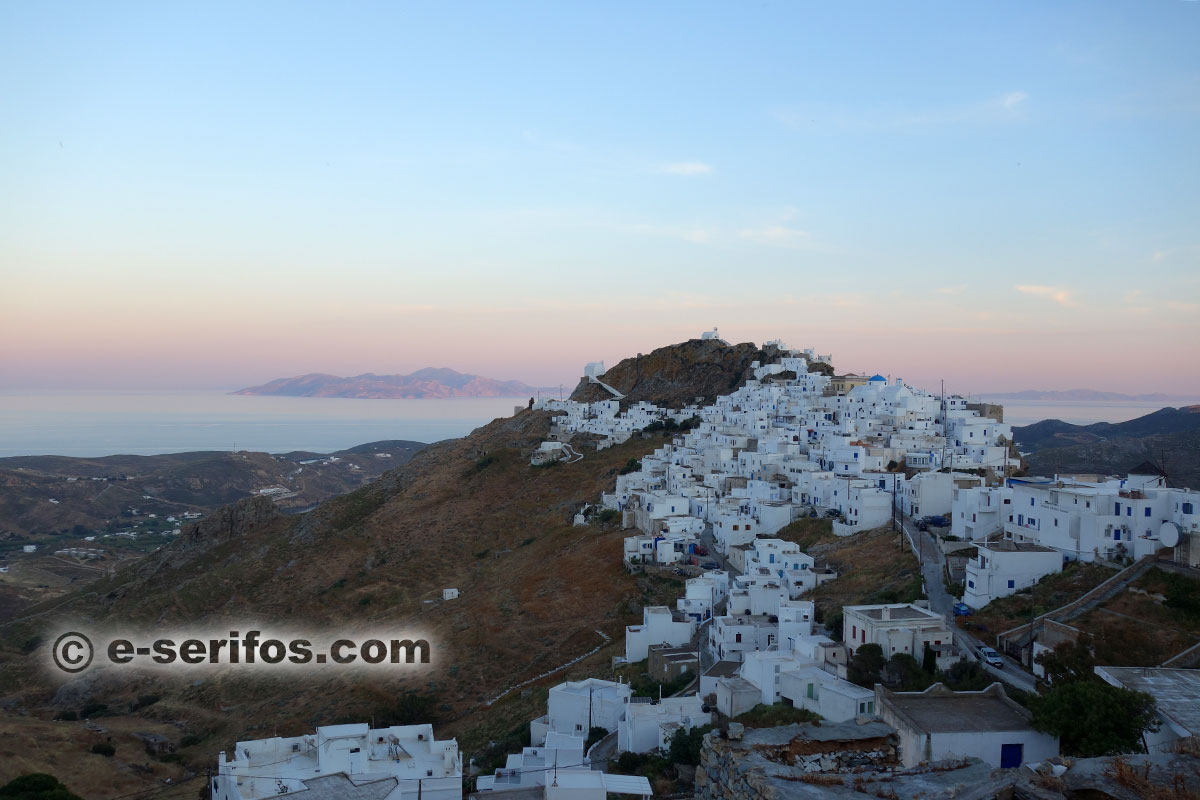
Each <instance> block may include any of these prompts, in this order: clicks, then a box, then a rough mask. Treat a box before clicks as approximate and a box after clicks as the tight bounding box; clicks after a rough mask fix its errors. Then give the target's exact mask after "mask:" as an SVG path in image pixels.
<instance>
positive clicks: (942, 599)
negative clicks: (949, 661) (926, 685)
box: [901, 517, 1037, 694]
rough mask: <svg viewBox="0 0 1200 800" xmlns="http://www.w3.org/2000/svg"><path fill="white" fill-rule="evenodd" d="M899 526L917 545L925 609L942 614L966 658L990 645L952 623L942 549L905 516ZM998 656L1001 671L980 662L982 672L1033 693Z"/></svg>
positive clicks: (1017, 669)
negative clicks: (927, 603)
mask: <svg viewBox="0 0 1200 800" xmlns="http://www.w3.org/2000/svg"><path fill="white" fill-rule="evenodd" d="M901 524H902V525H903V527H904V532H905V533H907V534H908V535H909V536H910V537H911V540H912V541H913V542H915V543H916V545H917V552H918V554H919V556H920V559H921V575H922V577H924V578H925V595H926V597H928V598H929V607H930V608H931V609H932V610H934V611H936V612H938V613H939V614H945V615H946V618H947V619H948V620H950V624H951V626H952V628H953V630H954V644H955V645H957V646H958V648H959V649H960V650H962V651H963V652H964V653H967V654H968V657H971V658H973V657H975V653H976V652H977V651H976V648H977V647H979V645H980V644H988V645H990V644H991V642H981V641H980V640H979V639H976V638H975V637H974V636H972V635H971V634H969V633H967V632H966V631H964V630H963V629H962V628H959V627H958V626H957V625H956V624H955V622H954V610H953V609H954V603H955V602H956V601H955V599H954V597H953V596H952V595H951V594H950V593H949V592H947V591H946V582H945V580H944V578H943V575H944V574H945V573H944V571H943V569H944V566H945V563H946V559H945V556H944V555H943V554H942V549H941V548H940V547H938V545H937V542H936V540H935V539H934V537H933V535H932V534H931V533H930V532H928V531H922V530H920V529H919V528H918V527H917V524H916V522H915V521H914V520H913V519H912V518H911V517H905V518H904V519H903V520H902V521H901ZM1000 657H1001V658H1003V659H1004V669H997V668H996V667H993V666H989V665H988V664H982V662H981V664H982V666H983V668H984V669H985V670H987V671H988V672H990V673H991V674H992V675H994V676H995V677H997V678H999V679H1000V680H1002V681H1004V682H1005V683H1007V684H1009V685H1011V686H1013V687H1015V688H1017V689H1020V690H1021V691H1024V692H1031V693H1035V694H1036V693H1037V682H1036V680H1035V679H1034V677H1033V675H1031V674H1029V673H1028V672H1026V671H1025V668H1024V667H1022V666H1021V664H1020V663H1019V662H1017V661H1015V660H1013V659H1011V658H1009V657H1008V656H1006V655H1003V654H1001V656H1000Z"/></svg>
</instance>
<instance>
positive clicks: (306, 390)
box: [232, 367, 539, 400]
mask: <svg viewBox="0 0 1200 800" xmlns="http://www.w3.org/2000/svg"><path fill="white" fill-rule="evenodd" d="M538 391H539V390H538V388H537V387H535V386H530V385H529V384H526V383H522V382H521V381H500V380H495V379H493V378H484V377H482V376H479V375H468V374H465V373H462V372H456V371H454V370H452V369H446V368H436V367H426V368H425V369H419V370H417V371H416V372H414V373H412V374H411V375H376V374H374V373H371V372H367V373H364V374H362V375H354V376H352V377H348V378H343V377H340V376H338V375H326V374H323V373H319V372H313V373H309V374H308V375H298V376H296V377H294V378H279V379H277V380H273V381H271V382H270V383H265V384H263V385H262V386H251V387H249V388H246V389H239V390H238V391H236V392H232V394H260V395H278V396H283V397H350V398H358V399H368V400H390V399H412V398H442V397H532V396H534V395H535V394H537V392H538Z"/></svg>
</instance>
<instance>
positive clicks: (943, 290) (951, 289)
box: [934, 285, 967, 294]
mask: <svg viewBox="0 0 1200 800" xmlns="http://www.w3.org/2000/svg"><path fill="white" fill-rule="evenodd" d="M966 290H967V287H966V286H965V285H963V286H942V287H940V288H937V289H934V291H935V292H937V293H938V294H962V293H963V292H965V291H966Z"/></svg>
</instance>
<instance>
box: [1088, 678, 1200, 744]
mask: <svg viewBox="0 0 1200 800" xmlns="http://www.w3.org/2000/svg"><path fill="white" fill-rule="evenodd" d="M1096 674H1097V675H1099V676H1100V677H1101V678H1103V679H1104V680H1106V681H1108V682H1109V683H1114V682H1116V683H1119V684H1120V685H1121V686H1124V687H1125V688H1126V689H1133V690H1134V691H1137V692H1145V693H1146V694H1148V695H1150V696H1152V697H1153V698H1154V699H1155V701H1156V702H1157V703H1158V713H1159V714H1161V715H1163V716H1164V717H1167V718H1168V719H1169V720H1170V721H1172V722H1174V723H1175V724H1176V725H1178V726H1179V727H1180V728H1183V729H1185V730H1186V731H1187V733H1186V734H1183V733H1181V734H1180V735H1181V736H1185V735H1195V734H1197V733H1200V669H1170V668H1163V667H1096Z"/></svg>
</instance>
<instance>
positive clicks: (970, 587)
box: [967, 581, 975, 589]
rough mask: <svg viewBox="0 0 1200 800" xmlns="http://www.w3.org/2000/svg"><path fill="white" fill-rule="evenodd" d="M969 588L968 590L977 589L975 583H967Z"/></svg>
mask: <svg viewBox="0 0 1200 800" xmlns="http://www.w3.org/2000/svg"><path fill="white" fill-rule="evenodd" d="M967 588H968V589H974V588H975V581H967Z"/></svg>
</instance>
